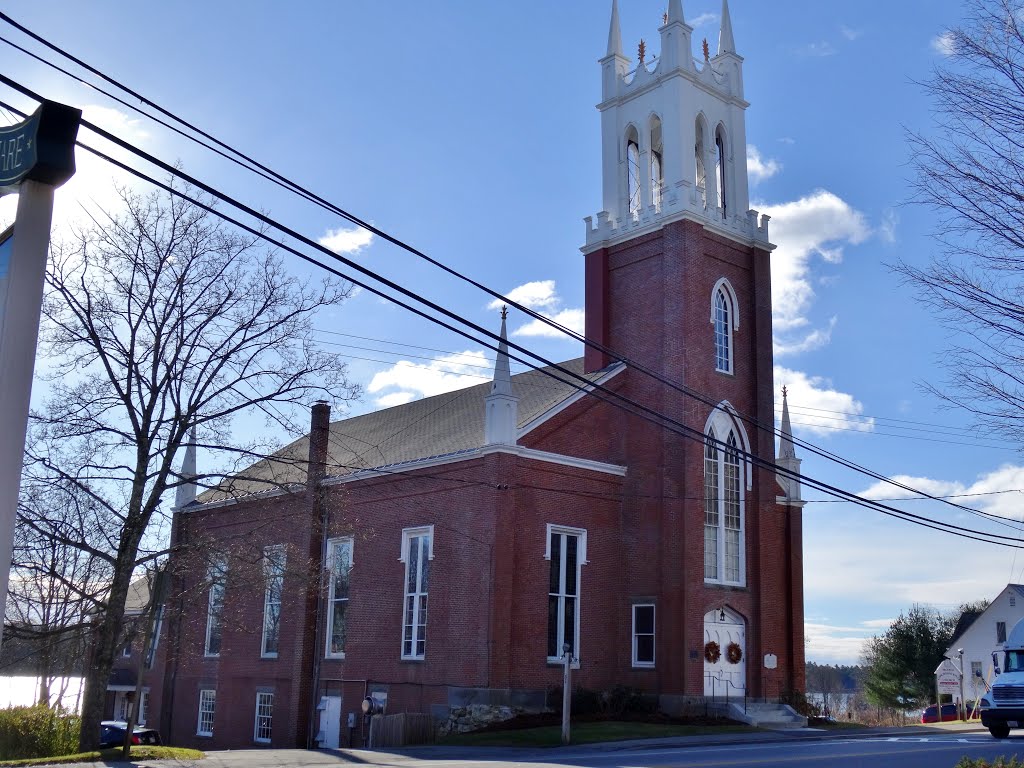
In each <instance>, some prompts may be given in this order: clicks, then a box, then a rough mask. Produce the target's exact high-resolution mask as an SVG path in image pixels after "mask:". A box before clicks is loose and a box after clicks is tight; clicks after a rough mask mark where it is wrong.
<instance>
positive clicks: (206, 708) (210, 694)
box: [196, 688, 217, 736]
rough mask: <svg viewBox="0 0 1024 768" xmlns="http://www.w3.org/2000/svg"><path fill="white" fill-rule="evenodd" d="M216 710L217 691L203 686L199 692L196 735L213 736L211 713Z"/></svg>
mask: <svg viewBox="0 0 1024 768" xmlns="http://www.w3.org/2000/svg"><path fill="white" fill-rule="evenodd" d="M216 710H217V691H216V690H214V689H212V688H204V689H203V690H201V691H200V692H199V723H198V724H197V725H196V736H213V715H214V712H216Z"/></svg>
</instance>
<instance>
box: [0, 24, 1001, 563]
mask: <svg viewBox="0 0 1024 768" xmlns="http://www.w3.org/2000/svg"><path fill="white" fill-rule="evenodd" d="M0 16H2V14H0ZM0 82H2V83H4V84H5V85H7V86H8V87H11V88H13V89H14V90H17V91H18V92H20V93H22V94H23V95H25V96H28V97H29V98H32V99H34V100H36V101H41V100H42V97H40V96H39V95H38V94H36V93H34V92H33V91H31V90H30V89H28V88H26V87H24V86H22V85H21V84H19V83H17V82H15V81H13V80H11V79H10V78H8V77H6V76H4V75H0ZM4 106H6V105H4ZM12 111H17V110H12ZM82 125H83V126H84V127H86V128H87V129H88V130H91V131H93V132H94V133H96V134H97V135H99V136H100V137H102V138H104V139H106V140H108V141H110V142H112V143H113V144H115V145H117V146H119V147H121V148H122V149H125V150H127V151H128V152H131V153H132V154H134V155H136V156H137V157H139V158H141V159H143V160H145V161H147V162H149V163H151V164H153V165H155V166H156V167H158V168H160V169H161V170H163V171H164V172H166V173H168V174H170V175H171V176H173V177H176V178H178V179H180V180H182V181H185V182H186V183H187V184H189V185H191V186H192V187H195V188H196V189H200V190H202V191H203V192H205V193H206V194H209V195H211V196H212V197H214V198H217V199H220V200H222V201H224V202H226V203H228V204H229V205H231V206H232V207H234V208H236V209H238V210H239V211H241V212H243V213H245V214H246V215H247V216H249V217H251V218H253V219H256V220H257V221H259V222H260V223H262V224H264V225H266V226H268V227H271V228H273V229H276V230H278V231H279V232H281V233H283V234H285V235H287V236H288V237H290V238H292V239H294V240H297V241H299V242H301V243H303V244H305V245H306V246H308V247H311V248H313V249H315V250H317V251H320V252H321V253H323V254H325V255H327V256H329V257H330V258H332V259H334V260H336V261H339V262H341V263H343V264H345V265H346V266H348V267H350V268H351V269H354V270H356V271H358V272H359V273H361V274H364V275H366V276H368V277H370V278H371V279H373V280H376V281H377V282H379V283H381V284H383V285H385V286H387V287H388V288H390V289H391V290H394V291H396V292H398V293H400V294H402V295H403V296H406V297H408V298H410V299H412V300H414V301H416V302H419V303H421V304H423V305H424V306H426V307H428V308H430V309H431V310H433V311H435V312H438V313H440V314H441V315H444V316H445V317H448V318H450V319H452V320H454V321H455V322H458V323H461V324H462V325H465V326H466V327H468V328H470V329H472V330H473V331H474V332H476V333H479V334H483V335H484V336H485V337H488V338H490V339H492V340H493V341H494V342H498V341H503V340H502V339H501V338H500V337H499V336H497V335H496V334H494V333H493V332H492V331H489V330H487V329H485V328H482V327H481V326H479V325H477V324H475V323H472V322H470V321H468V320H466V319H465V318H463V317H461V316H460V315H458V314H457V313H454V312H452V311H450V310H448V309H446V308H444V307H442V306H440V305H438V304H436V303H435V302H432V301H430V300H428V299H425V298H424V297H422V296H420V295H419V294H416V293H414V292H413V291H410V290H408V289H406V288H404V287H403V286H401V285H398V284H397V283H395V282H393V281H391V280H388V279H387V278H384V277H382V276H380V275H377V274H376V273H374V272H373V271H372V270H369V269H367V268H365V267H362V266H360V265H359V264H357V263H355V262H353V261H352V260H350V259H347V258H345V257H343V256H341V255H340V254H336V253H334V252H333V251H330V250H329V249H327V248H326V247H324V246H322V245H320V244H319V243H318V242H316V241H314V240H312V239H310V238H308V237H306V236H304V235H302V234H301V233H299V232H297V231H295V230H293V229H291V228H289V227H287V226H285V225H283V224H281V223H279V222H277V221H276V220H274V219H272V218H270V217H269V216H266V215H265V214H262V213H259V212H258V211H255V210H254V209H252V208H250V207H249V206H246V205H245V204H243V203H241V202H240V201H238V200H235V199H234V198H232V197H230V196H228V195H226V194H225V193H222V192H220V191H219V190H216V189H215V188H213V187H211V186H210V185H208V184H205V183H204V182H202V181H200V180H199V179H196V178H195V177H192V176H190V175H189V174H186V173H184V172H183V171H181V170H180V169H179V168H176V167H174V166H172V165H170V164H168V163H166V162H164V161H162V160H160V159H159V158H156V157H154V156H153V155H151V154H149V153H147V152H145V151H143V150H141V149H139V148H137V147H135V146H133V145H132V144H130V143H129V142H126V141H124V140H123V139H121V138H119V137H117V136H115V135H114V134H111V133H110V132H108V131H106V130H104V129H102V128H100V127H99V126H96V125H94V124H92V123H90V122H89V121H87V120H82ZM76 143H77V145H78V146H81V147H82V148H83V149H85V150H86V151H89V152H91V153H93V154H95V155H97V156H98V157H100V158H101V159H104V160H106V161H107V162H110V163H112V164H113V165H115V166H117V167H119V168H121V169H122V170H124V171H126V172H128V173H130V174H132V175H135V176H136V177H138V178H140V179H143V180H145V181H148V182H149V183H151V184H153V185H154V186H156V187H158V188H161V189H163V190H165V191H166V192H168V193H170V194H173V195H175V196H178V197H180V198H182V199H184V200H187V201H189V202H190V203H192V204H194V205H196V206H197V207H200V208H202V209H203V210H206V211H207V212H209V213H211V214H213V215H215V216H218V217H220V218H222V219H224V220H225V221H228V222H230V223H232V224H234V225H235V226H237V227H239V228H241V229H243V230H244V231H246V232H249V233H250V234H252V235H254V236H256V237H259V238H261V239H264V240H266V241H267V242H269V243H272V244H274V245H275V246H277V247H280V248H282V249H283V250H286V251H288V252H290V253H293V254H294V255H296V256H298V257H300V258H302V259H303V260H305V261H307V262H308V263H311V264H313V265H315V266H318V267H320V268H322V269H324V270H326V271H328V272H330V273H332V274H334V275H335V276H337V277H340V278H341V279H344V280H347V281H349V282H352V283H353V284H355V285H358V286H360V287H362V288H364V289H365V290H368V291H370V292H371V293H373V294H375V295H377V296H380V297H381V298H384V299H386V300H388V301H391V302H394V303H397V304H399V305H400V306H403V307H404V308H405V309H407V310H409V311H411V312H413V313H414V314H417V315H419V316H421V317H423V318H425V319H428V320H430V321H431V322H434V323H436V324H439V325H441V326H442V327H444V328H447V329H448V330H451V331H453V332H455V333H458V334H459V335H462V336H464V337H466V338H468V339H470V340H472V341H474V342H476V343H483V344H485V346H488V347H490V348H491V349H492V350H495V351H498V348H497V347H496V346H494V344H493V343H488V342H484V341H482V340H481V339H479V338H478V337H474V336H472V335H471V334H470V333H469V332H467V331H464V330H462V329H461V328H458V327H455V326H453V325H451V324H450V323H448V322H446V321H444V320H441V319H439V318H437V317H434V316H432V315H429V314H427V313H426V312H425V311H423V310H419V309H417V308H415V307H413V306H411V305H409V304H407V303H406V302H404V301H403V300H401V299H397V298H396V297H394V296H391V295H389V294H387V293H385V292H384V291H382V290H380V289H377V288H374V287H372V286H370V285H369V284H367V283H365V282H362V281H360V280H358V279H355V278H353V277H351V276H350V275H346V274H343V273H341V272H339V271H338V270H336V269H334V268H331V267H329V266H328V265H326V264H323V263H322V262H319V261H317V260H315V259H313V258H312V257H310V256H308V255H307V254H305V253H302V252H301V251H298V250H297V249H295V248H293V247H290V246H288V245H286V244H284V243H281V242H278V241H276V240H273V239H272V238H270V237H269V235H267V234H266V233H265V232H261V231H260V230H258V229H255V228H253V227H251V226H248V225H246V224H244V223H242V222H241V221H239V220H237V219H234V218H233V217H230V216H228V215H227V214H225V213H223V212H221V211H218V210H216V209H215V208H214V207H213V206H211V205H209V204H206V203H203V202H202V201H200V200H198V199H196V198H193V197H191V196H189V195H186V194H185V193H184V192H182V191H181V190H179V189H176V188H174V187H173V186H172V185H169V184H164V183H161V182H159V181H157V180H156V179H154V178H152V177H149V176H148V175H146V174H144V173H143V172H141V171H139V170H137V169H135V168H133V167H131V166H129V165H127V164H126V163H123V162H121V161H119V160H116V159H115V158H113V157H110V156H109V155H106V154H105V153H103V152H100V151H99V150H96V149H94V148H92V147H90V146H88V145H86V144H84V143H83V142H81V141H78V142H76ZM499 298H501V297H500V296H499ZM570 333H571V332H570ZM506 343H507V345H508V346H509V347H511V348H513V349H515V350H516V351H518V352H520V353H522V354H526V355H528V356H530V357H532V358H534V359H536V360H538V361H540V362H542V363H543V364H544V365H545V366H547V368H551V369H552V371H557V373H560V374H562V375H563V376H567V377H569V378H570V379H576V380H577V381H578V382H579V383H575V382H566V383H570V384H571V385H572V386H574V387H575V388H577V389H579V390H581V391H585V392H589V393H590V394H592V395H594V393H595V392H596V393H599V394H598V395H596V396H598V397H599V398H600V399H602V400H604V401H606V402H609V403H611V404H613V405H616V404H617V405H619V407H622V408H624V409H625V410H627V411H628V412H630V413H632V414H633V415H636V416H639V417H641V418H644V419H645V420H649V421H652V422H653V423H655V424H657V425H658V426H660V427H662V428H670V429H671V430H672V431H674V432H676V433H677V434H680V435H682V436H684V437H688V438H690V439H693V440H695V441H697V442H700V443H702V444H714V445H717V446H718V447H719V449H721V450H724V451H730V452H732V453H734V454H736V455H738V456H743V457H744V459H745V460H746V461H747V462H748V463H750V464H754V465H757V466H758V467H761V468H764V469H768V470H771V471H774V472H775V473H776V474H779V475H783V476H786V477H790V478H793V479H796V480H802V481H803V482H804V483H805V484H806V485H808V486H810V487H813V488H816V489H818V490H821V491H823V492H826V493H829V494H830V495H835V496H839V497H842V498H847V499H849V500H851V501H855V502H856V503H858V504H860V505H862V506H865V507H867V508H870V509H875V510H876V511H879V512H881V513H882V514H886V515H889V516H892V517H896V518H898V519H904V520H908V521H913V522H916V523H917V524H919V525H922V526H924V527H927V528H933V529H935V530H940V531H945V532H958V533H956V534H955V535H960V536H962V537H964V538H968V539H973V540H976V541H983V542H988V543H993V544H999V545H1001V546H1010V547H1016V546H1019V544H1016V543H1014V544H1010V543H1006V542H1004V541H994V540H993V539H1012V540H1013V541H1015V542H1016V541H1017V539H1015V538H1013V537H1006V536H1001V535H999V534H984V535H986V536H988V537H990V538H987V539H986V538H982V537H981V536H980V535H976V534H978V533H979V532H977V531H974V530H973V529H969V528H964V527H962V526H956V525H953V524H952V523H943V522H939V521H936V520H933V519H931V518H926V517H922V516H920V515H915V514H912V513H909V512H905V511H903V510H899V509H896V508H893V507H889V506H887V505H884V504H880V503H878V502H874V501H872V500H870V499H864V498H862V497H859V496H857V495H856V494H853V493H852V492H849V491H845V490H843V489H841V488H838V487H836V486H832V485H830V484H828V483H824V482H822V481H819V480H816V479H814V478H811V477H807V476H801V475H799V473H796V472H793V471H791V470H789V469H787V468H785V467H782V466H780V465H777V464H775V463H774V462H773V461H768V460H766V459H763V458H761V457H759V456H757V455H756V454H753V453H751V452H749V451H747V450H745V449H739V448H736V447H733V446H729V445H727V444H726V443H725V442H724V441H722V440H719V439H717V438H715V437H712V436H710V435H705V434H704V433H703V432H701V431H699V430H697V429H694V428H693V427H690V426H688V425H686V424H684V423H682V422H678V421H676V420H674V419H671V418H669V417H667V416H665V415H663V414H661V413H659V412H657V411H656V410H654V409H652V408H650V407H648V406H645V405H643V404H641V403H638V402H636V401H634V400H632V399H630V398H628V397H625V396H624V395H622V394H621V393H619V392H616V391H614V390H610V389H608V388H606V387H604V386H603V385H601V384H600V383H599V382H595V381H591V380H590V379H587V378H586V377H585V376H582V375H580V374H576V373H575V372H574V371H571V370H569V369H566V368H564V367H563V366H560V365H558V364H556V363H553V362H551V361H549V360H546V359H545V358H544V357H542V356H540V355H538V354H536V353H534V352H531V351H530V350H528V349H526V348H524V347H522V346H521V345H518V344H516V343H514V342H511V341H508V342H506ZM510 357H512V358H513V359H515V360H517V361H519V362H521V363H523V364H525V365H529V366H531V367H536V366H535V364H533V363H529V362H527V361H526V360H523V359H522V358H519V357H516V356H514V355H510ZM538 370H541V371H542V372H544V373H545V374H547V375H549V376H552V378H555V379H559V377H558V376H557V375H556V374H555V373H554V372H552V371H548V370H546V369H538ZM713 407H717V406H716V405H715V406H713ZM773 431H774V430H773ZM876 477H878V479H885V480H886V481H887V482H893V481H891V480H889V479H887V478H882V477H881V476H877V475H876ZM894 484H896V485H898V486H899V485H900V484H899V483H894ZM907 490H910V491H913V492H915V493H920V492H918V491H914V489H910V488H907ZM922 495H928V496H929V497H931V498H934V497H932V496H931V495H929V494H922ZM954 506H959V505H954ZM962 509H964V511H967V512H969V513H972V514H976V513H977V510H973V509H971V508H969V507H962Z"/></svg>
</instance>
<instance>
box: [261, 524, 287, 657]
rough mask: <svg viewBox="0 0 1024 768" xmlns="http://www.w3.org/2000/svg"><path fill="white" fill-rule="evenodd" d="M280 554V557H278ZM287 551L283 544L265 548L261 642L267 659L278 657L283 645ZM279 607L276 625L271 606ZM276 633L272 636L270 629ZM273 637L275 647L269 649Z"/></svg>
mask: <svg viewBox="0 0 1024 768" xmlns="http://www.w3.org/2000/svg"><path fill="white" fill-rule="evenodd" d="M277 555H280V557H279V558H278V557H276V556H277ZM286 562H287V561H286V553H285V548H284V545H283V544H277V545H274V546H272V547H266V548H264V550H263V563H264V568H265V569H266V570H265V579H266V587H265V590H264V593H263V637H262V641H261V643H260V655H261V656H262V657H263V658H265V659H276V658H277V654H278V650H279V649H280V645H281V609H282V606H283V603H284V600H283V594H284V571H285V563H286ZM272 607H276V608H277V623H276V626H275V624H274V622H273V621H272V619H271V616H272V613H271V608H272ZM271 630H272V631H273V632H274V633H275V636H274V637H273V638H271V636H270V634H269V633H270V631H271ZM271 639H273V641H274V648H273V649H272V650H269V649H268V648H267V643H268V641H269V640H271Z"/></svg>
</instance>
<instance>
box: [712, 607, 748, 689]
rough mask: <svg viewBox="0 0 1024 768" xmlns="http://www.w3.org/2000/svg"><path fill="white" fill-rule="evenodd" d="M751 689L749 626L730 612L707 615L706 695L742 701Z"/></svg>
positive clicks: (724, 611)
mask: <svg viewBox="0 0 1024 768" xmlns="http://www.w3.org/2000/svg"><path fill="white" fill-rule="evenodd" d="M746 687H747V646H746V622H745V621H744V620H743V617H742V616H740V615H739V614H738V613H736V612H735V611H732V610H730V609H728V608H716V609H715V610H713V611H708V612H707V613H706V614H704V695H705V696H713V697H716V698H723V699H724V698H726V697H728V698H730V699H732V698H740V697H742V696H743V695H744V693H745V692H746Z"/></svg>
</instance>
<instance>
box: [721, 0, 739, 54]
mask: <svg viewBox="0 0 1024 768" xmlns="http://www.w3.org/2000/svg"><path fill="white" fill-rule="evenodd" d="M718 52H719V53H720V54H721V53H736V41H735V40H733V38H732V17H731V16H730V15H729V0H722V27H721V30H720V31H719V33H718Z"/></svg>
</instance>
